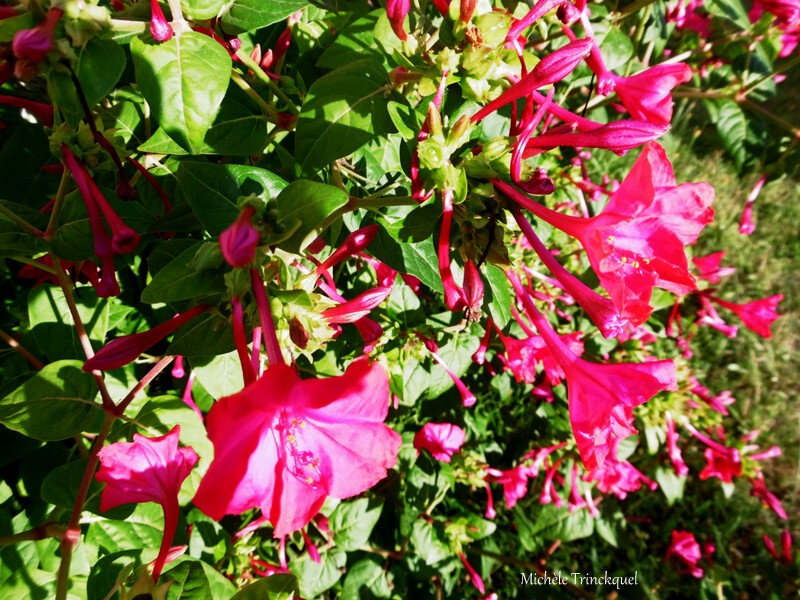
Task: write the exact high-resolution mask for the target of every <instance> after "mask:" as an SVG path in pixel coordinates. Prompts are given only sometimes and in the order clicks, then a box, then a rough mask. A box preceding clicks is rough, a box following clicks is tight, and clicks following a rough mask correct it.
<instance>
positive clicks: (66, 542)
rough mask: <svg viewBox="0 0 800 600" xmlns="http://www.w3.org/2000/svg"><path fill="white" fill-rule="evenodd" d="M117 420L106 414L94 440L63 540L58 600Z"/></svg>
mask: <svg viewBox="0 0 800 600" xmlns="http://www.w3.org/2000/svg"><path fill="white" fill-rule="evenodd" d="M115 419H116V416H115V415H113V414H112V413H110V412H106V413H105V416H104V417H103V424H102V425H101V426H100V432H99V433H98V434H97V437H95V438H94V443H93V444H92V449H91V451H90V452H89V459H88V461H87V463H86V468H85V469H84V471H83V477H82V478H81V483H80V486H79V487H78V493H77V496H76V497H75V504H74V505H73V507H72V513H71V514H70V517H69V521H68V522H67V528H66V530H65V531H64V536H63V538H62V539H61V564H60V565H59V567H58V579H57V583H56V600H66V598H67V588H68V587H69V567H70V563H71V562H72V551H73V550H74V549H75V547H76V546H77V545H78V541H79V540H80V536H81V527H80V519H81V513H82V512H83V504H84V502H86V496H87V494H88V493H89V486H90V485H91V484H92V476H93V475H94V470H95V469H96V468H97V463H98V462H99V460H100V459H99V456H98V453H99V452H100V448H102V447H103V443H104V442H105V441H106V438H107V437H108V433H109V432H110V431H111V424H112V423H113V422H114V420H115Z"/></svg>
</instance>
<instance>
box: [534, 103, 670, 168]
mask: <svg viewBox="0 0 800 600" xmlns="http://www.w3.org/2000/svg"><path fill="white" fill-rule="evenodd" d="M554 114H555V113H554ZM667 129H668V128H667V127H665V126H663V125H654V124H653V123H648V122H647V121H636V120H633V119H624V120H621V121H613V122H611V123H607V124H605V125H600V126H599V127H595V128H593V129H588V130H583V129H581V130H579V131H572V126H571V125H567V126H560V127H553V128H552V129H550V130H549V131H548V132H547V133H543V134H542V135H539V136H536V137H532V138H531V139H530V140H529V141H528V147H527V150H526V151H525V153H524V154H523V158H528V157H530V156H533V155H535V154H539V153H540V152H542V151H543V150H551V149H552V148H556V147H557V146H573V147H580V148H604V149H606V150H611V151H612V152H616V153H618V154H624V153H625V152H627V151H628V150H631V149H633V148H638V147H639V146H641V145H642V144H645V143H647V142H651V141H653V140H655V139H656V138H659V137H661V136H662V135H664V134H665V133H666V132H667Z"/></svg>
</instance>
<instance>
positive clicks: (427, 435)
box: [414, 423, 467, 462]
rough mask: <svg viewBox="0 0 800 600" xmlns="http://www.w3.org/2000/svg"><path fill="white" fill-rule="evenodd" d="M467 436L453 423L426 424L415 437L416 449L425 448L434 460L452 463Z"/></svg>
mask: <svg viewBox="0 0 800 600" xmlns="http://www.w3.org/2000/svg"><path fill="white" fill-rule="evenodd" d="M466 438H467V434H466V433H465V432H464V430H463V429H461V427H459V426H458V425H453V424H452V423H425V425H423V426H422V429H420V430H419V431H418V432H417V433H416V435H414V448H416V449H417V451H420V450H422V449H423V448H424V449H425V450H427V451H428V452H430V453H431V455H432V456H433V458H435V459H436V460H440V461H442V462H450V459H451V458H452V456H453V454H455V453H456V452H458V451H459V450H460V449H461V445H462V444H463V443H464V440H465V439H466Z"/></svg>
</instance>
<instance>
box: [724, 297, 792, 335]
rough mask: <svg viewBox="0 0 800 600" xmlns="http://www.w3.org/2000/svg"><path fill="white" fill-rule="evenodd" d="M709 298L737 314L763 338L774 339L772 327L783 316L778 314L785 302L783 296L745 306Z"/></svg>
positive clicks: (760, 300)
mask: <svg viewBox="0 0 800 600" xmlns="http://www.w3.org/2000/svg"><path fill="white" fill-rule="evenodd" d="M709 298H710V299H711V300H713V301H714V302H716V303H717V304H719V305H720V306H721V307H723V308H727V309H728V310H729V311H731V312H732V313H734V314H736V316H737V317H739V318H740V319H741V320H742V322H743V323H744V324H745V326H746V327H747V328H748V329H750V330H752V331H755V332H756V333H757V334H758V335H760V336H761V337H765V338H771V337H772V330H771V326H772V324H773V323H774V322H775V320H776V319H778V318H779V317H780V316H781V315H780V314H778V304H779V303H780V302H781V301H782V300H783V294H777V295H775V296H769V297H767V298H761V299H759V300H753V301H751V302H746V303H744V304H737V303H735V302H728V301H727V300H722V299H721V298H716V297H715V296H709Z"/></svg>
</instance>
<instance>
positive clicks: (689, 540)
mask: <svg viewBox="0 0 800 600" xmlns="http://www.w3.org/2000/svg"><path fill="white" fill-rule="evenodd" d="M702 557H703V556H702V552H701V550H700V544H698V543H697V540H696V539H695V537H694V534H693V533H690V532H688V531H678V530H673V532H672V543H670V545H669V548H668V549H667V560H669V559H670V558H675V559H677V560H678V561H680V562H681V563H683V564H684V565H685V566H686V567H688V571H687V572H688V573H690V574H691V575H692V577H697V578H698V579H700V578H701V577H702V576H703V569H702V568H700V567H699V566H698V563H699V562H700V559H701V558H702Z"/></svg>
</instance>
